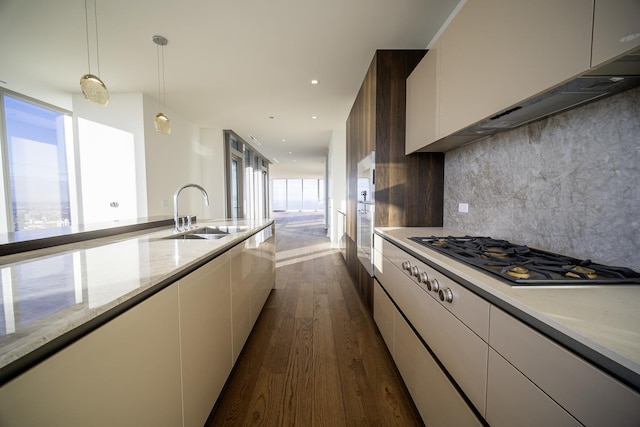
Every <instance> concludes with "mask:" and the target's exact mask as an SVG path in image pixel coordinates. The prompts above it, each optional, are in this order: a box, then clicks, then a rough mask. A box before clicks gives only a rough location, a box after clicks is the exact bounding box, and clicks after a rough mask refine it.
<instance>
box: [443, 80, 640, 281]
mask: <svg viewBox="0 0 640 427" xmlns="http://www.w3.org/2000/svg"><path fill="white" fill-rule="evenodd" d="M459 203H468V204H469V212H468V213H459V212H458V204H459ZM444 226H445V227H447V228H453V229H457V230H462V231H465V232H467V233H469V234H476V235H488V236H491V237H494V238H503V239H508V240H511V241H513V242H516V243H523V244H526V245H529V246H531V247H535V248H539V249H544V250H549V251H553V252H558V253H562V254H565V255H570V256H574V257H578V258H588V259H591V260H592V261H594V262H600V263H606V264H612V265H622V266H627V267H630V268H633V269H634V270H636V271H640V88H636V89H633V90H630V91H627V92H624V93H621V94H619V95H615V96H613V97H610V98H606V99H604V100H602V101H598V102H595V103H591V104H587V105H585V106H583V107H579V108H577V109H574V110H571V111H567V112H564V113H561V114H558V115H556V116H553V117H550V118H547V119H544V120H541V121H538V122H535V123H532V124H529V125H526V126H522V127H520V128H518V129H514V130H512V131H508V132H505V133H502V134H498V135H495V136H493V137H490V138H488V139H486V140H482V141H479V142H476V143H474V144H470V145H467V146H464V147H461V148H458V149H456V150H453V151H450V152H447V153H446V155H445V180H444Z"/></svg>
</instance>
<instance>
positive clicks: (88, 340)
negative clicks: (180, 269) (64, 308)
mask: <svg viewBox="0 0 640 427" xmlns="http://www.w3.org/2000/svg"><path fill="white" fill-rule="evenodd" d="M178 324H179V322H178V287H177V286H170V287H168V288H166V289H164V290H162V291H161V292H159V293H158V294H156V295H154V296H153V297H151V298H149V299H147V300H145V301H143V302H142V303H140V304H139V305H137V306H136V307H134V308H132V309H131V310H129V311H127V312H125V313H123V314H122V315H120V316H118V317H117V318H115V319H113V320H112V321H110V322H109V323H107V324H105V325H103V326H101V327H100V328H98V329H97V330H95V331H94V332H92V333H90V334H89V335H87V336H85V337H83V338H81V339H80V340H78V341H76V342H75V343H73V344H71V345H70V346H68V347H66V348H65V349H63V350H61V351H60V352H58V353H56V354H55V355H53V356H51V357H49V358H48V359H46V360H45V361H43V362H42V363H40V364H38V365H37V366H35V367H34V368H32V369H30V370H29V371H27V372H25V373H24V374H22V375H20V376H19V377H17V378H15V379H14V380H12V381H10V382H9V383H7V384H5V385H3V386H2V387H1V388H0V425H1V426H7V427H11V426H30V427H36V426H47V427H52V426H61V427H70V426H105V427H112V426H167V427H175V426H180V425H182V399H181V391H180V390H181V387H180V341H179V336H180V332H179V327H178Z"/></svg>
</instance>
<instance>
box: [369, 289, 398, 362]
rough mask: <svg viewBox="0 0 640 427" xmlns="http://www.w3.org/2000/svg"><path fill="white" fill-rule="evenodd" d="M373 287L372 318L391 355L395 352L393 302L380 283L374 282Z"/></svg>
mask: <svg viewBox="0 0 640 427" xmlns="http://www.w3.org/2000/svg"><path fill="white" fill-rule="evenodd" d="M374 283H375V285H374V289H373V307H374V310H373V320H375V322H376V325H377V326H378V330H379V331H380V335H382V339H384V342H385V343H386V344H387V348H388V349H389V353H391V355H394V354H395V349H394V346H393V337H394V329H395V326H394V316H395V314H394V312H395V307H394V306H393V303H392V302H391V300H390V299H389V297H388V296H387V294H386V293H385V291H384V290H383V289H382V287H381V286H380V284H378V283H377V282H375V281H374Z"/></svg>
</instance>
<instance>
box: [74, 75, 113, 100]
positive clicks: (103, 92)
mask: <svg viewBox="0 0 640 427" xmlns="http://www.w3.org/2000/svg"><path fill="white" fill-rule="evenodd" d="M80 89H82V95H84V99H86V100H87V101H91V102H95V103H96V104H98V105H103V106H106V105H107V104H108V103H109V91H108V90H107V86H106V85H105V84H104V82H103V81H102V80H100V78H99V77H98V76H95V75H93V74H85V75H84V76H82V77H81V78H80Z"/></svg>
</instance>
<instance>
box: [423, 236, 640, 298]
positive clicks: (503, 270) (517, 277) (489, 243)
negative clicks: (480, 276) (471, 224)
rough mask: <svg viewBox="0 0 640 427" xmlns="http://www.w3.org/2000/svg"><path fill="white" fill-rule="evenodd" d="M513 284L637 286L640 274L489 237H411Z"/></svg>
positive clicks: (639, 281)
mask: <svg viewBox="0 0 640 427" xmlns="http://www.w3.org/2000/svg"><path fill="white" fill-rule="evenodd" d="M410 239H411V240H413V241H414V242H417V243H419V244H421V245H423V246H426V247H428V248H430V249H433V250H435V251H438V252H440V253H443V254H445V255H447V256H450V257H452V258H454V259H456V260H458V261H461V262H463V263H465V264H469V265H471V266H473V267H475V268H478V269H480V270H482V271H485V272H488V273H491V274H493V275H495V276H497V277H499V278H500V279H502V280H503V281H505V282H507V283H509V284H511V285H513V286H525V285H530V286H541V285H632V284H635V285H638V284H640V273H637V272H635V271H633V270H631V269H629V268H626V267H615V266H609V265H601V264H596V263H593V262H591V260H588V259H586V260H580V259H576V258H571V257H568V256H565V255H560V254H555V253H552V252H546V251H542V250H539V249H534V248H530V247H528V246H524V245H517V244H514V243H511V242H509V241H507V240H498V239H492V238H491V237H474V236H464V237H434V236H431V237H411V238H410Z"/></svg>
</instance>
